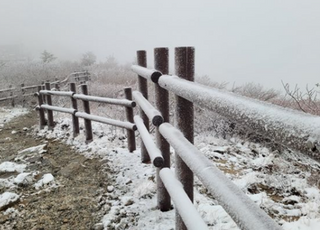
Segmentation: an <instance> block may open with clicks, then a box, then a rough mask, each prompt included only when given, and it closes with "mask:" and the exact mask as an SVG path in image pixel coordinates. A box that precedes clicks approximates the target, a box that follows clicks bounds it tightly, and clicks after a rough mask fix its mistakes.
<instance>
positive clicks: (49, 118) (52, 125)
mask: <svg viewBox="0 0 320 230" xmlns="http://www.w3.org/2000/svg"><path fill="white" fill-rule="evenodd" d="M45 87H46V90H49V91H50V89H51V87H50V82H46V84H45ZM46 99H47V104H48V105H52V99H51V95H46ZM47 113H48V126H49V129H53V127H54V122H53V111H52V110H49V109H48V110H47Z"/></svg>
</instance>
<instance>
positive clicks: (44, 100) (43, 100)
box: [41, 81, 47, 104]
mask: <svg viewBox="0 0 320 230" xmlns="http://www.w3.org/2000/svg"><path fill="white" fill-rule="evenodd" d="M41 89H43V90H45V89H46V87H45V83H44V81H43V82H41ZM46 99H47V98H46V96H45V95H44V94H43V95H42V102H43V103H44V104H46V103H47V100H46Z"/></svg>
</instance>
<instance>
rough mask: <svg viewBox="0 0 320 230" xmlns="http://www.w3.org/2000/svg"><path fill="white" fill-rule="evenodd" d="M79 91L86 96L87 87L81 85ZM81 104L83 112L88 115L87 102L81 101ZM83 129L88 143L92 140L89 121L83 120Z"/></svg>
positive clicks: (88, 106)
mask: <svg viewBox="0 0 320 230" xmlns="http://www.w3.org/2000/svg"><path fill="white" fill-rule="evenodd" d="M81 91H82V94H84V95H88V86H87V85H85V84H83V85H81ZM82 102H83V110H84V112H85V113H87V114H90V105H89V101H86V100H82ZM84 127H85V129H86V141H87V142H90V141H92V139H93V134H92V125H91V120H89V119H84Z"/></svg>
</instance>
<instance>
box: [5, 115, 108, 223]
mask: <svg viewBox="0 0 320 230" xmlns="http://www.w3.org/2000/svg"><path fill="white" fill-rule="evenodd" d="M36 123H37V115H36V114H35V113H34V112H31V113H28V114H27V115H23V116H20V117H18V118H15V119H13V120H12V121H10V122H9V123H6V124H5V125H4V127H3V128H2V129H1V131H0V164H1V163H4V162H12V163H16V164H19V165H26V168H25V169H24V170H23V173H29V174H28V175H29V177H27V178H26V179H25V180H24V181H23V182H21V183H17V178H18V175H20V174H21V171H20V172H17V171H13V172H5V171H0V195H1V194H4V193H5V192H11V193H15V194H17V195H19V199H18V200H16V201H14V202H11V203H9V204H8V205H6V206H4V207H2V208H1V207H0V229H100V228H101V227H100V226H101V225H100V224H99V223H98V222H99V220H100V219H101V217H102V216H103V215H104V214H106V213H105V212H104V211H103V210H102V209H101V207H100V206H99V200H100V199H101V197H102V196H103V194H104V193H105V191H106V188H107V185H108V184H107V182H108V173H107V171H106V170H105V169H103V167H102V165H103V164H104V163H105V162H103V161H102V160H101V159H98V158H93V159H89V158H86V157H84V156H82V155H80V154H79V153H76V152H75V151H74V150H72V149H71V148H70V146H67V145H65V144H63V143H61V142H60V141H58V140H45V139H40V138H35V137H34V136H32V135H31V134H30V133H31V127H32V126H33V125H35V124H36ZM34 146H38V147H37V148H33V149H32V148H31V149H30V151H25V152H21V151H22V150H25V149H27V148H30V147H34ZM50 174H51V175H52V176H53V177H54V180H53V181H50V182H48V183H47V184H46V182H44V183H42V184H41V183H40V185H39V181H40V180H41V178H42V179H43V178H45V177H44V175H50ZM24 175H27V174H24ZM20 176H21V175H20ZM37 182H38V186H35V184H36V183H37Z"/></svg>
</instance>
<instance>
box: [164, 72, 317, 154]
mask: <svg viewBox="0 0 320 230" xmlns="http://www.w3.org/2000/svg"><path fill="white" fill-rule="evenodd" d="M159 85H160V86H161V87H163V88H164V89H166V90H168V91H171V92H173V93H175V94H176V95H179V96H181V97H183V98H186V99H187V100H189V101H191V102H193V103H195V104H197V105H199V106H203V107H206V108H208V109H210V110H213V111H215V112H217V113H219V114H222V115H224V116H226V117H229V118H231V119H232V120H234V121H236V122H239V123H241V124H242V125H243V126H248V127H250V128H251V129H253V130H255V131H256V132H257V133H259V132H260V133H263V134H266V135H267V136H268V137H269V138H271V140H274V141H276V142H277V143H279V144H281V145H286V146H288V147H290V148H293V149H296V150H299V151H302V152H304V153H307V154H309V155H310V156H312V157H314V158H316V159H320V143H319V140H320V117H318V116H314V115H310V114H305V113H302V112H299V111H296V110H292V109H287V108H283V107H280V106H277V105H272V104H269V103H264V102H261V101H258V100H254V99H250V98H246V97H243V96H239V95H236V94H233V93H230V92H226V91H221V90H218V89H214V88H211V87H207V86H204V85H201V84H198V83H191V82H189V81H185V80H183V79H180V78H178V77H177V76H169V75H164V76H161V78H160V79H159Z"/></svg>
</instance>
